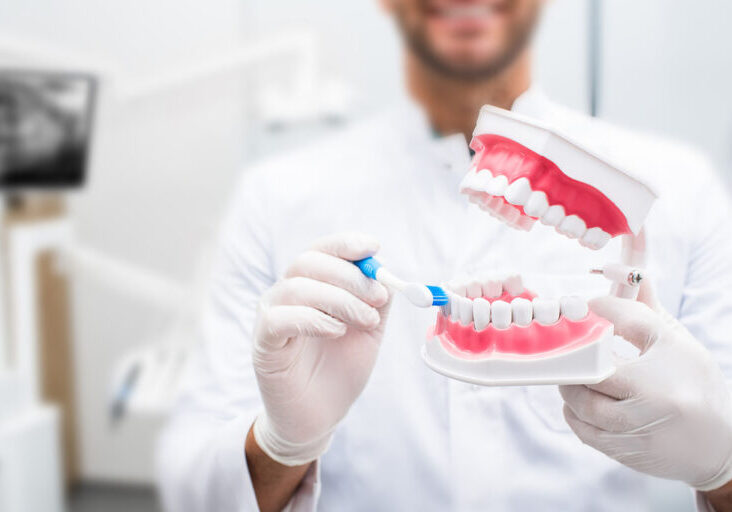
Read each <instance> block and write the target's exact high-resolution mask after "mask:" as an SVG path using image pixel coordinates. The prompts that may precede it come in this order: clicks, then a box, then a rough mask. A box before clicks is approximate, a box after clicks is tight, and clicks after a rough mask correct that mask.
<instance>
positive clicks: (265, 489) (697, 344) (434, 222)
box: [159, 0, 732, 512]
mask: <svg viewBox="0 0 732 512" xmlns="http://www.w3.org/2000/svg"><path fill="white" fill-rule="evenodd" d="M382 3H383V4H384V7H385V9H386V10H387V11H388V12H389V13H390V14H391V15H392V16H393V18H394V20H395V21H396V24H397V26H398V27H399V30H400V33H401V35H402V37H403V40H404V70H405V76H406V84H407V93H408V94H407V95H406V96H407V97H405V99H404V101H403V102H402V104H401V105H399V106H396V107H395V108H393V109H392V110H389V111H387V112H384V113H381V114H378V115H374V116H373V118H371V119H369V120H367V121H364V122H362V123H360V124H358V125H355V126H352V127H349V128H348V129H346V130H345V131H344V132H342V133H340V134H338V135H335V136H332V137H330V138H328V139H326V140H324V141H322V142H319V143H316V144H315V145H313V146H311V147H308V148H305V149H302V150H298V151H297V152H295V153H292V154H287V155H282V156H280V157H278V158H277V159H275V160H273V161H270V162H267V163H265V164H262V165H259V166H258V167H257V168H255V169H252V170H249V171H248V172H247V173H245V175H244V177H243V179H242V181H241V183H240V185H239V187H238V189H237V190H236V192H235V195H234V200H233V202H232V206H231V210H230V212H229V214H228V216H227V219H226V222H225V224H224V228H223V230H222V233H221V239H220V251H219V255H218V258H217V261H216V264H215V267H214V270H213V274H212V278H211V287H210V295H209V300H208V303H207V307H206V310H205V316H204V321H203V326H202V330H203V333H202V335H203V341H204V342H203V344H202V345H201V347H200V350H199V353H198V354H197V356H196V358H195V361H194V365H193V367H192V368H191V373H190V380H189V385H188V387H187V390H186V393H185V395H184V397H183V399H182V400H181V403H180V405H179V407H178V408H177V410H176V411H175V413H174V415H173V417H172V419H171V422H170V424H169V425H168V427H167V429H166V431H165V433H164V435H163V437H162V439H161V442H160V450H159V472H160V479H161V492H162V497H163V501H164V503H165V505H166V508H168V509H169V510H171V511H183V512H203V511H207V512H209V511H216V510H221V511H244V510H257V509H260V510H263V511H273V510H282V509H284V508H287V507H289V508H287V509H288V510H291V511H305V510H314V509H315V508H317V509H318V510H324V511H330V510H332V511H344V510H348V511H360V510H363V511H374V510H379V511H381V510H394V511H411V510H421V511H432V510H434V511H445V510H455V511H471V510H498V511H509V510H520V511H523V510H542V511H545V510H548V511H577V512H579V511H586V510H593V511H614V510H618V511H620V510H622V511H625V510H639V509H647V508H649V507H650V506H651V503H652V501H653V500H654V495H653V492H652V487H653V486H652V477H662V478H667V479H675V480H680V481H683V482H685V483H686V484H688V485H689V486H690V488H692V489H694V490H695V492H696V494H695V495H696V500H697V507H698V508H699V509H700V510H717V511H726V510H732V484H730V483H729V482H730V481H732V406H731V405H730V403H731V402H730V396H729V393H728V391H727V387H728V383H729V379H730V378H732V346H731V344H732V292H731V291H730V290H732V236H731V235H732V231H731V230H730V227H729V226H730V220H729V219H730V214H731V213H732V212H730V208H729V201H728V199H727V197H726V195H725V193H724V192H723V187H722V186H721V185H720V184H719V182H718V180H717V178H716V176H715V173H714V172H713V170H712V169H711V168H710V166H709V165H708V163H707V162H706V160H705V159H704V158H702V157H700V156H699V155H697V154H696V153H695V152H693V151H690V150H688V149H685V148H682V147H679V146H678V145H675V144H669V143H666V142H664V141H659V140H657V139H654V138H650V137H647V136H643V135H639V134H635V133H630V132H626V131H623V130H620V129H618V128H616V127H613V126H610V125H607V124H605V123H603V122H601V121H598V120H596V119H592V118H589V117H587V116H584V115H582V114H580V113H576V112H572V111H569V110H567V109H565V108H563V107H560V106H558V105H556V104H554V103H552V102H550V101H549V100H548V99H546V98H545V97H544V96H543V94H542V93H541V92H540V91H539V90H538V88H536V87H535V86H534V85H532V81H531V73H530V70H531V49H530V39H531V36H532V33H533V31H534V28H535V25H536V21H537V19H538V17H539V15H540V12H541V9H542V5H543V2H542V1H541V0H486V1H481V0H475V1H470V0H383V1H382ZM486 103H490V104H493V105H496V106H499V107H503V108H510V109H513V110H515V111H517V112H521V113H524V114H526V115H529V116H531V117H534V118H537V119H540V120H543V121H544V122H546V123H548V124H552V125H554V126H556V127H558V128H560V129H561V130H562V131H563V132H565V133H568V134H569V135H571V136H573V137H575V138H577V139H580V140H581V141H583V142H584V143H585V144H587V145H589V146H591V147H595V148H597V150H598V151H601V152H603V153H606V154H609V155H612V156H613V157H614V158H615V159H616V160H617V161H619V162H620V163H621V164H625V165H628V166H632V167H633V168H634V169H635V170H636V172H638V173H641V174H642V175H643V177H644V179H647V180H648V181H650V182H653V183H654V184H655V185H656V188H657V189H658V192H659V196H660V199H659V201H658V203H657V204H656V206H655V207H654V209H653V211H652V212H651V214H650V216H649V218H648V222H647V225H646V226H647V228H648V235H649V238H648V249H649V265H648V267H649V270H650V271H651V275H653V276H655V277H656V282H655V283H654V285H655V287H656V290H657V298H651V293H650V292H649V291H648V290H646V291H645V292H644V295H643V302H631V301H625V300H620V299H611V298H603V299H599V300H597V301H595V302H593V303H592V304H591V307H592V309H593V310H594V311H595V312H597V313H598V314H600V315H602V316H605V317H606V318H608V319H610V320H611V321H612V322H614V323H615V325H616V329H617V332H618V334H620V335H621V336H623V337H625V338H626V339H627V340H628V342H629V344H633V345H634V346H636V347H637V348H638V349H640V352H641V355H640V356H639V357H635V358H631V359H629V360H628V361H627V362H623V363H621V365H620V367H619V370H618V372H617V373H616V375H614V376H613V377H611V378H610V379H608V380H606V381H605V382H603V383H601V384H598V385H595V386H568V387H563V388H561V396H560V393H558V392H557V389H556V388H555V387H533V388H481V387H477V386H471V385H468V384H464V383H461V382H457V381H452V380H449V379H446V378H444V377H442V376H440V375H437V374H435V373H434V372H432V371H431V370H429V369H428V368H426V367H425V365H424V364H423V363H422V361H421V358H420V355H419V348H420V345H421V343H422V341H423V339H424V336H425V328H426V326H428V325H429V324H430V323H431V322H432V321H433V314H434V313H433V312H430V311H420V310H416V309H415V308H414V307H412V306H411V305H409V304H405V303H404V302H402V301H401V300H400V298H399V297H397V298H394V299H393V300H392V299H391V298H390V297H389V294H388V292H387V290H386V289H385V288H384V287H382V286H381V285H380V284H378V283H376V282H373V281H369V280H368V279H366V278H365V277H364V276H363V275H362V274H361V273H360V272H359V271H358V270H357V269H356V267H355V266H353V265H352V264H351V263H350V261H352V260H356V259H360V258H363V257H365V256H368V255H371V254H374V253H376V252H377V251H379V258H380V259H382V260H383V261H384V262H385V264H387V265H388V267H389V268H391V269H392V270H394V271H395V272H396V273H398V274H400V275H403V276H405V277H407V278H415V279H417V278H419V279H423V280H425V281H426V280H428V279H429V280H430V281H436V282H445V281H447V280H449V279H450V278H452V277H453V276H455V275H457V274H459V273H462V272H471V271H475V270H478V269H494V268H501V267H503V268H506V267H508V268H510V269H512V270H517V271H533V272H536V271H537V269H538V270H540V271H542V272H547V273H552V272H566V271H567V270H577V269H587V268H590V267H592V266H596V265H597V264H598V262H599V263H602V262H605V261H610V260H611V259H613V258H616V257H617V252H616V251H617V249H618V247H617V246H615V245H613V244H612V243H611V244H609V245H608V247H607V248H606V249H604V250H603V251H601V252H600V253H599V254H598V253H594V252H592V251H589V250H585V249H583V248H582V247H579V246H578V244H576V243H573V244H569V245H568V244H567V243H566V242H565V241H564V240H563V239H562V238H561V237H559V236H556V234H555V233H552V232H551V231H550V230H535V232H532V234H531V236H527V235H526V234H525V233H520V232H516V231H512V230H511V229H510V228H508V227H506V226H504V225H503V224H501V223H498V222H496V221H494V220H493V219H491V218H490V217H489V216H487V215H485V214H484V213H483V212H481V211H479V210H477V209H476V208H475V207H474V206H472V205H469V203H468V201H466V200H465V198H463V197H461V196H460V195H459V194H458V184H459V182H460V180H461V178H462V176H463V174H464V173H465V170H466V169H467V168H468V161H469V153H468V148H467V145H466V141H465V137H469V136H470V134H471V132H472V130H473V127H474V124H475V121H476V117H477V113H478V110H479V108H480V107H481V106H482V105H483V104H486ZM435 133H440V134H458V135H452V136H444V137H439V136H436V135H435ZM333 233H336V234H333ZM361 233H370V235H365V234H361ZM379 244H381V248H380V245H379ZM538 248H540V250H538ZM614 251H615V252H614ZM629 346H630V345H629ZM565 418H566V420H565ZM648 475H652V476H648Z"/></svg>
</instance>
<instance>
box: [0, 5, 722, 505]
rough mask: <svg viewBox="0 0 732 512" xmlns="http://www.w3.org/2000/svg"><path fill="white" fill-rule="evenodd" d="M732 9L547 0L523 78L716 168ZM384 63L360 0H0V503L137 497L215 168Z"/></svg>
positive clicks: (670, 499) (242, 162) (393, 59)
mask: <svg viewBox="0 0 732 512" xmlns="http://www.w3.org/2000/svg"><path fill="white" fill-rule="evenodd" d="M731 19H732V4H730V2H728V1H726V0H704V1H700V2H686V1H681V0H646V1H644V2H637V1H631V0H612V1H604V2H603V1H602V0H554V1H553V2H551V3H550V6H549V8H548V10H547V13H546V16H545V19H544V23H543V28H542V31H541V33H540V36H539V37H538V40H537V41H536V63H535V67H536V73H537V78H538V82H539V83H540V84H541V85H542V87H543V88H544V89H545V91H546V93H547V94H548V95H549V96H550V97H552V98H553V99H555V100H557V101H559V102H561V103H564V104H566V105H569V106H571V107H574V108H576V109H578V110H581V111H584V112H587V113H591V114H593V115H597V116H599V117H602V118H605V119H608V120H610V121H613V122H616V123H619V124H623V125H626V126H630V127H633V128H637V129H641V130H645V131H651V132H656V133H658V134H661V135H664V136H667V137H672V138H674V139H677V140H679V141H682V142H684V143H691V144H693V145H696V146H698V147H699V148H701V149H703V150H704V151H706V152H707V154H708V155H709V156H710V157H711V158H712V159H713V160H714V161H715V162H716V164H717V166H718V169H719V171H720V172H721V173H723V174H724V177H725V179H726V181H727V183H729V182H730V171H731V170H732V97H731V96H730V94H729V91H730V90H732V52H730V51H729V49H730V48H731V47H732V32H730V31H729V23H728V22H729V20H731ZM399 63H400V51H399V43H398V40H397V38H396V35H395V32H394V31H393V30H392V27H391V25H390V21H389V20H388V19H387V18H386V17H385V16H383V15H382V14H381V12H380V11H379V8H378V2H377V1H376V0H355V1H349V2H343V1H337V0H319V1H318V2H302V1H295V0H268V1H265V0H247V1H244V0H207V1H206V2H201V1H194V0H156V1H155V2H150V1H134V0H133V1H129V0H128V1H125V2H121V1H105V2H99V1H93V0H35V1H33V2H28V1H25V0H4V1H3V2H0V186H1V187H2V194H3V204H2V209H3V210H2V238H1V239H0V269H2V273H1V274H0V290H1V291H2V293H1V294H0V510H2V511H10V512H21V511H23V512H26V511H27V512H31V511H33V512H35V511H43V512H54V511H58V510H71V511H82V510H84V511H85V510H105V511H114V510H141V511H153V510H158V505H157V502H156V498H155V492H154V487H153V475H154V472H153V470H154V468H153V446H154V439H155V436H156V432H157V431H158V429H159V427H160V425H161V424H162V422H163V420H164V418H165V415H166V410H167V409H168V408H169V407H170V404H171V401H172V400H173V399H174V397H175V393H176V390H177V382H178V376H179V374H180V368H181V367H182V366H183V365H184V364H185V358H186V354H187V352H188V347H189V346H190V345H191V344H192V343H195V323H196V315H195V312H196V311H197V309H198V301H199V297H200V293H199V292H198V290H200V288H201V286H202V282H203V281H205V269H206V261H207V259H208V254H209V253H210V252H211V249H212V244H213V240H214V238H215V235H216V230H217V226H218V219H219V218H220V216H221V214H222V212H223V208H224V207H225V205H226V202H227V198H228V196H229V191H230V190H231V189H232V186H233V184H234V183H235V181H236V179H237V176H238V175H239V174H240V173H241V172H242V170H244V169H246V167H247V165H249V164H251V163H252V162H254V161H256V160H258V159H262V158H266V157H267V156H268V155H272V154H274V153H276V152H278V151H281V150H282V149H283V148H290V147H292V146H294V145H299V144H304V143H307V141H309V140H312V139H314V138H317V137H320V136H322V135H323V134H325V133H327V132H329V131H332V130H337V129H339V128H340V127H341V126H343V125H344V124H347V123H352V122H354V121H355V120H358V119H359V118H361V117H363V116H366V115H368V113H369V112H372V111H374V110H378V109H380V108H383V107H385V106H388V105H389V104H390V103H393V102H395V101H396V100H397V98H398V96H399V94H400V90H401V87H402V86H401V77H400V71H399ZM39 185H42V187H41V189H42V190H41V191H39V190H38V188H39ZM657 494H658V503H656V504H654V507H657V510H667V511H668V510H692V504H691V494H690V493H689V492H688V491H687V490H686V489H684V488H683V487H681V486H676V485H675V484H667V483H659V490H658V493H657ZM654 509H655V508H654Z"/></svg>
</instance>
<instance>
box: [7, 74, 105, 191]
mask: <svg viewBox="0 0 732 512" xmlns="http://www.w3.org/2000/svg"><path fill="white" fill-rule="evenodd" d="M95 84H96V81H95V79H94V78H93V77H91V76H89V75H83V74H65V73H45V72H39V71H13V70H2V69H0V188H5V189H8V188H59V187H79V186H81V185H82V184H83V183H84V177H85V175H86V167H87V160H88V158H87V157H88V153H89V145H90V138H91V129H92V117H93V115H92V114H93V109H94V95H95V90H96V87H95Z"/></svg>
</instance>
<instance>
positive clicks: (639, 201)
mask: <svg viewBox="0 0 732 512" xmlns="http://www.w3.org/2000/svg"><path fill="white" fill-rule="evenodd" d="M471 147H472V148H473V149H474V150H475V151H476V155H475V158H474V159H473V165H472V167H471V169H470V170H469V171H468V173H467V175H466V176H465V179H464V180H463V182H462V184H461V192H462V193H463V194H465V195H467V196H468V198H469V199H470V201H472V202H474V203H476V204H477V205H478V206H479V207H481V208H482V209H484V210H486V211H487V212H488V213H490V214H491V215H493V216H494V217H496V218H497V219H498V220H500V221H502V222H504V223H506V224H507V225H509V226H511V227H513V228H516V229H519V230H523V231H530V230H531V229H532V228H533V226H534V224H535V222H536V221H537V220H539V221H540V222H541V223H543V224H546V225H549V226H553V227H555V229H556V231H557V232H558V233H559V234H562V235H564V236H566V237H568V238H572V239H576V240H577V241H578V242H579V244H580V245H582V246H583V247H585V248H587V249H590V250H597V249H600V248H602V247H604V246H605V245H606V244H607V242H608V241H609V240H610V239H611V238H613V237H615V236H622V237H623V254H622V255H621V256H622V260H623V261H622V263H611V264H608V265H606V266H605V267H604V268H605V270H600V271H599V272H600V273H603V274H604V275H605V277H607V278H608V279H610V280H611V281H613V282H614V284H613V288H612V291H611V293H612V294H615V295H618V296H621V297H626V298H635V296H636V294H637V285H638V281H639V279H640V277H639V276H640V274H639V271H638V270H637V269H636V268H634V267H636V266H637V265H640V264H642V263H643V261H642V260H643V250H644V247H643V234H642V225H643V221H644V220H645V217H646V216H647V214H648V211H649V210H650V207H651V205H652V203H653V201H654V200H655V197H656V196H655V193H654V192H653V191H652V190H651V189H650V188H649V187H648V186H647V185H645V184H644V183H642V182H640V181H639V180H637V179H636V178H634V177H633V176H631V175H629V174H627V173H626V172H624V171H621V170H619V169H618V168H617V167H614V166H613V165H612V164H610V163H608V162H607V161H606V160H604V159H602V158H600V157H598V156H597V155H595V154H593V153H591V152H589V151H588V150H586V149H584V148H583V147H581V146H580V145H578V144H576V143H574V142H573V141H571V140H570V139H568V138H566V137H564V136H561V135H559V134H557V133H556V132H554V131H553V130H552V129H551V128H549V127H546V126H543V125H541V124H539V123H536V122H534V121H532V120H530V119H527V118H524V117H522V116H518V115H516V114H513V113H511V112H507V111H504V110H501V109H496V108H493V107H484V108H483V109H482V110H481V114H480V117H479V120H478V125H477V127H476V131H475V134H474V138H473V141H472V143H471ZM447 288H448V297H449V303H448V305H447V306H443V307H442V308H441V309H440V311H439V313H438V315H437V321H436V324H435V326H434V328H433V329H432V331H431V332H430V335H429V337H428V340H427V343H426V344H425V345H424V347H423V350H422V355H423V358H424V360H425V362H426V363H427V365H428V366H430V367H431V368H432V369H433V370H435V371H437V372H439V373H441V374H443V375H446V376H448V377H452V378H455V379H458V380H462V381H466V382H470V383H473V384H480V385H533V384H594V383H597V382H600V381H602V380H604V379H605V378H607V377H609V376H610V375H611V374H612V373H613V372H614V371H615V367H614V363H613V354H612V351H611V348H610V345H611V343H612V339H613V326H612V325H611V324H610V323H609V322H608V321H607V320H605V319H603V318H601V317H599V316H597V315H595V314H594V313H592V312H591V311H589V308H588V306H587V302H586V300H585V299H584V298H581V297H579V296H565V297H561V298H546V297H537V296H536V294H535V293H533V292H532V291H531V290H529V289H526V288H524V285H523V282H522V279H521V277H520V276H518V275H513V276H509V277H506V278H504V279H491V278H478V279H473V280H470V281H466V282H462V283H461V282H457V283H455V282H453V283H451V285H448V287H447Z"/></svg>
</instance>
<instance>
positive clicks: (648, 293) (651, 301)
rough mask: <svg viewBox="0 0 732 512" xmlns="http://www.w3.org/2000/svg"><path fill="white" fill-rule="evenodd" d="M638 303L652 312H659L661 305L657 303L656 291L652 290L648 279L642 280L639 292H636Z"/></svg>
mask: <svg viewBox="0 0 732 512" xmlns="http://www.w3.org/2000/svg"><path fill="white" fill-rule="evenodd" d="M638 302H642V303H643V304H645V305H647V306H648V307H649V308H651V309H652V310H653V311H659V310H660V309H661V304H660V303H659V302H658V297H657V296H656V290H655V289H654V288H653V285H652V284H651V281H650V280H649V279H643V280H642V281H641V285H640V290H638Z"/></svg>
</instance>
